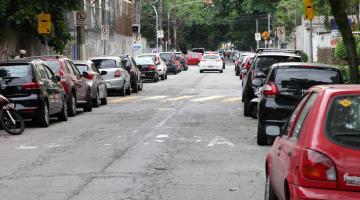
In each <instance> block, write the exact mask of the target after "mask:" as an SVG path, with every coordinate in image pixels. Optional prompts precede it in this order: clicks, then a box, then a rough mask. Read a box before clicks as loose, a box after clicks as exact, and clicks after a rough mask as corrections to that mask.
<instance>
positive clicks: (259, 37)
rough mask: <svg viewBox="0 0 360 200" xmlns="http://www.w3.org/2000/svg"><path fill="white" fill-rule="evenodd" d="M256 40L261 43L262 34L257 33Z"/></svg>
mask: <svg viewBox="0 0 360 200" xmlns="http://www.w3.org/2000/svg"><path fill="white" fill-rule="evenodd" d="M255 40H256V41H260V40H261V34H260V33H255Z"/></svg>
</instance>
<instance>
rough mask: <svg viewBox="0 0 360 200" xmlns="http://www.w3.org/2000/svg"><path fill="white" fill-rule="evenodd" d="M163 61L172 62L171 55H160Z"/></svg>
mask: <svg viewBox="0 0 360 200" xmlns="http://www.w3.org/2000/svg"><path fill="white" fill-rule="evenodd" d="M160 58H161V59H162V60H171V53H162V54H160Z"/></svg>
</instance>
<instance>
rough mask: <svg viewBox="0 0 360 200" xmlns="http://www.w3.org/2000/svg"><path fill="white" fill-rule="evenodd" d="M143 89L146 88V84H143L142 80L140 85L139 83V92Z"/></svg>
mask: <svg viewBox="0 0 360 200" xmlns="http://www.w3.org/2000/svg"><path fill="white" fill-rule="evenodd" d="M143 87H144V83H143V81H142V80H140V83H139V86H138V88H139V91H141V90H143Z"/></svg>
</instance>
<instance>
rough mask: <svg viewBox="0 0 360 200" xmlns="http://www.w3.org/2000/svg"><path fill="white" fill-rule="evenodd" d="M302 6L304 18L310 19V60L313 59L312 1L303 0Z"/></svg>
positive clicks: (313, 15)
mask: <svg viewBox="0 0 360 200" xmlns="http://www.w3.org/2000/svg"><path fill="white" fill-rule="evenodd" d="M304 7H305V19H307V20H309V21H310V62H312V61H313V41H312V40H313V38H312V35H313V34H312V20H313V19H314V17H315V14H314V8H313V1H312V0H304Z"/></svg>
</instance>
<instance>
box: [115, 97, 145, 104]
mask: <svg viewBox="0 0 360 200" xmlns="http://www.w3.org/2000/svg"><path fill="white" fill-rule="evenodd" d="M137 98H139V97H121V98H116V99H113V100H111V101H110V103H114V104H115V103H122V102H126V101H130V100H133V99H137Z"/></svg>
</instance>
